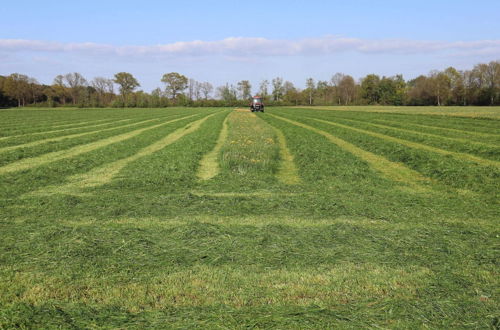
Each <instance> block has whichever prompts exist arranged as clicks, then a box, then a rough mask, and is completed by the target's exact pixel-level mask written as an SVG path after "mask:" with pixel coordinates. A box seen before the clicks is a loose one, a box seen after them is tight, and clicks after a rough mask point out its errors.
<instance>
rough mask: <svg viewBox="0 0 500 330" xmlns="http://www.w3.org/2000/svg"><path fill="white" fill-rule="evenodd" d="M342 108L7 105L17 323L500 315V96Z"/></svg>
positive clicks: (424, 323) (8, 213)
mask: <svg viewBox="0 0 500 330" xmlns="http://www.w3.org/2000/svg"><path fill="white" fill-rule="evenodd" d="M349 109H353V110H355V111H349ZM330 110H331V109H330ZM336 110H342V111H326V110H325V109H316V108H295V107H294V108H269V109H266V112H265V113H259V114H258V115H256V114H254V113H250V112H248V111H243V110H242V109H239V110H238V109H216V108H168V109H114V110H112V109H81V110H50V109H45V110H8V111H0V211H1V212H0V232H1V235H0V328H12V327H21V328H23V327H24V328H28V327H46V328H58V327H61V328H96V327H97V328H99V327H105V328H144V327H158V328H164V327H171V328H181V327H182V328H204V329H205V328H248V327H252V328H273V327H275V328H318V329H325V328H332V327H346V328H359V327H383V328H423V327H431V328H488V327H492V328H494V327H498V326H500V308H499V306H500V291H499V289H498V288H499V287H500V281H499V252H500V251H499V239H500V238H499V237H500V230H499V223H498V220H499V204H498V201H499V197H500V196H499V185H500V121H499V119H498V116H497V115H496V114H498V113H500V112H499V109H498V108H489V109H487V110H488V113H490V112H491V113H493V115H489V117H490V118H483V117H487V116H483V115H481V116H469V115H465V116H456V114H455V113H453V112H452V111H451V112H450V114H448V115H447V116H442V115H436V114H429V113H422V111H420V113H418V109H412V108H407V109H402V110H401V111H385V112H384V111H383V109H375V112H370V111H360V109H357V108H346V109H336ZM425 111H427V110H425ZM425 111H424V112H425Z"/></svg>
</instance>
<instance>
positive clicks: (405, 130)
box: [335, 118, 497, 148]
mask: <svg viewBox="0 0 500 330" xmlns="http://www.w3.org/2000/svg"><path fill="white" fill-rule="evenodd" d="M335 120H344V121H348V122H354V123H359V124H363V125H367V126H372V127H377V128H381V129H383V130H390V131H391V130H392V131H396V132H401V133H404V134H410V135H411V134H413V135H416V136H424V137H430V138H434V139H439V140H440V141H442V140H448V141H450V142H456V143H461V144H471V145H475V146H478V147H486V148H497V145H495V144H492V143H487V142H483V141H472V140H470V139H466V138H464V137H449V136H446V135H439V134H433V133H427V132H423V131H422V130H416V129H410V128H401V127H395V126H391V125H384V124H377V123H373V122H372V121H369V120H360V119H347V118H335Z"/></svg>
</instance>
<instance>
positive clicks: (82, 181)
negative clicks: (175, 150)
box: [36, 113, 216, 194]
mask: <svg viewBox="0 0 500 330" xmlns="http://www.w3.org/2000/svg"><path fill="white" fill-rule="evenodd" d="M214 115H216V113H215V114H210V115H207V116H205V117H203V118H201V119H198V120H196V121H193V122H191V123H189V124H187V125H186V126H184V127H181V128H179V129H177V130H175V131H174V132H172V133H170V134H168V135H167V136H165V137H163V138H161V139H160V140H158V141H155V142H154V143H152V144H150V145H148V146H147V147H145V148H142V149H141V150H139V151H138V152H136V153H135V154H133V155H131V156H128V157H125V158H122V159H118V160H116V161H113V162H111V163H106V164H105V165H103V166H100V167H98V168H94V169H92V170H91V171H89V172H87V173H83V174H78V175H75V176H72V177H70V178H69V179H68V182H67V183H66V184H64V185H63V186H52V187H47V188H44V189H42V190H40V191H38V192H36V193H37V194H51V193H66V194H78V193H79V192H80V191H81V190H82V189H85V188H90V187H96V186H101V185H104V184H106V183H109V182H111V180H112V179H113V177H115V176H116V175H117V174H118V173H119V172H120V171H121V170H122V169H123V168H124V167H125V166H127V165H128V164H130V163H132V162H134V161H136V160H138V159H139V158H142V157H146V156H149V155H151V154H153V153H155V152H157V151H159V150H161V149H163V148H165V147H167V146H169V145H170V144H172V143H174V142H176V141H177V140H179V139H180V138H182V137H184V136H186V135H189V134H191V133H193V132H195V131H196V130H198V129H199V128H200V126H201V125H202V124H203V123H204V122H205V121H206V120H207V119H208V118H210V117H212V116H214ZM185 118H186V117H184V118H181V119H185ZM181 119H178V120H181ZM178 120H172V121H169V122H168V123H173V122H175V121H178Z"/></svg>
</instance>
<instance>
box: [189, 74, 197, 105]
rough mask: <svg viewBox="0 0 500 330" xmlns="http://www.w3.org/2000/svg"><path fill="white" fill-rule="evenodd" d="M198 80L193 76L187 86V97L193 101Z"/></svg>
mask: <svg viewBox="0 0 500 330" xmlns="http://www.w3.org/2000/svg"><path fill="white" fill-rule="evenodd" d="M197 84H198V82H197V81H196V80H194V79H192V78H190V79H189V80H188V86H187V90H188V92H187V97H188V99H189V100H190V101H193V100H194V99H195V98H196V96H195V91H196V85H197Z"/></svg>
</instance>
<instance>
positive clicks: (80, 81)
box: [62, 72, 87, 104]
mask: <svg viewBox="0 0 500 330" xmlns="http://www.w3.org/2000/svg"><path fill="white" fill-rule="evenodd" d="M62 79H63V81H64V82H65V85H66V86H67V87H68V90H69V94H70V96H71V101H72V102H73V104H77V103H78V96H79V95H80V93H81V91H82V88H83V87H85V86H87V80H86V79H85V78H84V77H83V76H82V75H81V74H80V73H78V72H73V73H67V74H65V75H64V76H63V78H62Z"/></svg>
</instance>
